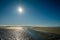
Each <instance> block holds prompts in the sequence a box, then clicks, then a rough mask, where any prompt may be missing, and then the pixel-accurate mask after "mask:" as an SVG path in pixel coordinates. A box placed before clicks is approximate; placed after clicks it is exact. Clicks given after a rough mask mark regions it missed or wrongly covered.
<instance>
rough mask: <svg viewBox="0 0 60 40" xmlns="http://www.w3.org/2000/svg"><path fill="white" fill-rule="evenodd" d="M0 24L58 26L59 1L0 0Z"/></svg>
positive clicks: (59, 18)
mask: <svg viewBox="0 0 60 40" xmlns="http://www.w3.org/2000/svg"><path fill="white" fill-rule="evenodd" d="M18 7H22V9H23V13H19V12H18V10H17V9H18ZM0 25H45V26H60V1H59V0H0Z"/></svg>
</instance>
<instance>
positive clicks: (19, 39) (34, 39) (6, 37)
mask: <svg viewBox="0 0 60 40" xmlns="http://www.w3.org/2000/svg"><path fill="white" fill-rule="evenodd" d="M0 40H60V35H56V34H49V33H43V32H37V31H35V30H32V29H27V28H23V29H0Z"/></svg>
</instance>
